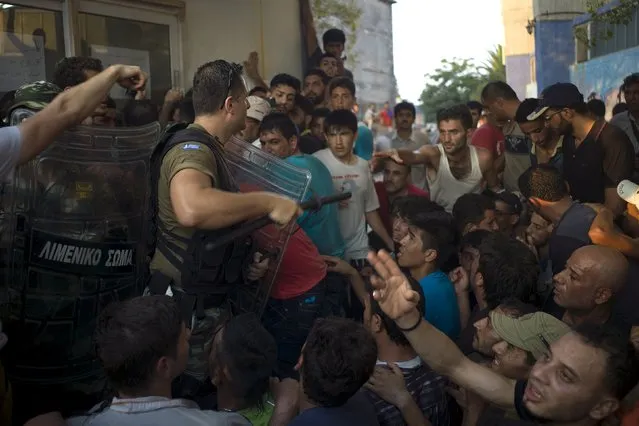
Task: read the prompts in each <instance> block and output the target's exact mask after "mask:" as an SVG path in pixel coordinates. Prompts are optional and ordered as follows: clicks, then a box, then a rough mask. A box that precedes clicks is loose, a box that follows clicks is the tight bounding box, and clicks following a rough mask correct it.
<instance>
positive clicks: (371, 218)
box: [366, 210, 395, 251]
mask: <svg viewBox="0 0 639 426" xmlns="http://www.w3.org/2000/svg"><path fill="white" fill-rule="evenodd" d="M366 221H367V222H368V224H369V225H370V226H371V228H372V229H373V231H374V232H375V233H376V234H377V235H379V237H380V238H381V239H382V240H383V241H384V243H386V247H388V248H389V249H390V250H391V251H395V243H394V242H393V239H392V238H391V236H390V235H388V231H387V230H386V227H385V226H384V223H383V222H382V219H381V218H380V217H379V210H374V211H372V212H368V213H366Z"/></svg>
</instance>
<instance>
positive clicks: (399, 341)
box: [366, 277, 426, 347]
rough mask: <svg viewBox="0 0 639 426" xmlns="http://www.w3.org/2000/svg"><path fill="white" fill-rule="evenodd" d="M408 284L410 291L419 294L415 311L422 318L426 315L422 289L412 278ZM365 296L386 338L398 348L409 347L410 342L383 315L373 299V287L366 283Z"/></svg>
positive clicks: (394, 324) (388, 318) (386, 316)
mask: <svg viewBox="0 0 639 426" xmlns="http://www.w3.org/2000/svg"><path fill="white" fill-rule="evenodd" d="M408 282H409V283H410V286H411V289H412V290H413V291H416V292H417V293H418V294H419V302H417V311H418V312H419V313H420V315H421V316H422V317H423V316H424V315H425V314H426V300H425V298H424V289H423V288H422V286H421V285H419V282H417V280H415V279H414V278H412V277H410V278H408ZM366 294H367V297H368V298H369V299H368V300H369V302H370V305H371V312H372V313H373V315H377V316H378V317H379V318H380V319H381V320H382V326H383V327H384V330H386V334H388V338H389V339H390V340H391V342H393V343H395V344H396V345H399V346H404V347H410V342H409V341H408V339H407V338H406V336H405V335H404V333H403V332H402V331H401V330H400V329H399V327H398V326H397V323H396V322H395V321H393V320H392V319H390V317H389V316H388V315H386V314H385V313H384V311H383V310H382V308H381V307H380V306H379V303H378V302H377V300H375V299H373V296H372V294H373V287H372V286H371V285H370V283H368V282H367V283H366Z"/></svg>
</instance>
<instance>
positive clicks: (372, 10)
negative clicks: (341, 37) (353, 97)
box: [347, 0, 401, 109]
mask: <svg viewBox="0 0 639 426" xmlns="http://www.w3.org/2000/svg"><path fill="white" fill-rule="evenodd" d="M400 1H401V0H400ZM357 3H358V5H359V7H360V8H361V10H362V16H361V18H360V22H359V24H360V25H359V28H358V29H357V42H356V44H355V46H354V49H353V51H354V52H355V54H356V56H357V58H356V59H357V62H356V63H355V64H352V63H350V64H349V63H347V66H351V67H352V68H351V71H353V74H354V76H355V84H356V85H357V99H358V102H359V104H360V106H361V108H362V109H365V108H364V105H366V104H369V103H377V104H383V103H384V102H391V103H392V102H394V101H395V96H396V93H395V74H394V71H393V16H392V10H391V8H392V6H391V4H390V3H388V2H386V1H382V0H357ZM347 62H348V61H347Z"/></svg>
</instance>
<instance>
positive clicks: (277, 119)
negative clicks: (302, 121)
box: [260, 112, 299, 140]
mask: <svg viewBox="0 0 639 426" xmlns="http://www.w3.org/2000/svg"><path fill="white" fill-rule="evenodd" d="M274 131H277V132H280V133H281V134H282V136H284V137H285V138H286V140H289V139H291V138H292V137H293V136H299V132H298V131H297V126H296V125H295V123H293V120H291V119H290V118H289V116H288V114H284V113H282V112H272V113H270V114H268V115H267V116H266V117H264V119H263V120H262V122H261V123H260V133H262V132H274Z"/></svg>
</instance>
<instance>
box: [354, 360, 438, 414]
mask: <svg viewBox="0 0 639 426" xmlns="http://www.w3.org/2000/svg"><path fill="white" fill-rule="evenodd" d="M379 364H385V363H381V362H378V365H379ZM397 365H398V366H399V368H400V369H401V370H402V372H403V373H404V380H405V381H406V388H408V392H409V393H410V394H411V395H412V396H413V399H414V400H415V402H416V403H417V405H418V406H419V408H420V409H421V411H422V413H424V416H425V417H426V418H427V419H428V420H429V421H430V423H431V424H432V426H449V425H450V410H449V408H448V401H449V398H448V394H447V393H446V386H447V385H448V384H449V382H448V379H447V378H445V377H443V376H440V375H439V374H437V373H435V372H434V371H433V370H431V369H430V367H428V366H427V365H426V364H424V363H423V362H422V361H421V359H419V358H415V359H413V360H411V361H406V362H399V363H397ZM365 392H366V396H367V397H368V398H369V400H370V401H371V403H372V404H373V406H374V407H375V413H377V419H378V421H379V425H380V426H405V425H406V422H405V421H404V417H403V416H402V413H401V411H399V409H398V408H397V407H395V406H394V405H391V404H389V403H388V402H386V401H384V400H383V399H381V398H380V397H379V396H377V395H376V394H375V393H373V392H372V391H369V390H366V391H365Z"/></svg>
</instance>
